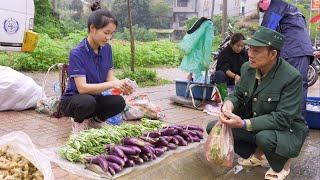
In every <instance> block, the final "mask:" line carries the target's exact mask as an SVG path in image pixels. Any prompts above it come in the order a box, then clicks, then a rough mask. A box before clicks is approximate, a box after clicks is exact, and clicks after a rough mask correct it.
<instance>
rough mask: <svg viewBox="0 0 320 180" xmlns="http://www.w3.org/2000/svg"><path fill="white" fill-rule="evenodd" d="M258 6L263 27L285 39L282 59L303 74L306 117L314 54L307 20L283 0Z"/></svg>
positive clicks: (304, 112)
mask: <svg viewBox="0 0 320 180" xmlns="http://www.w3.org/2000/svg"><path fill="white" fill-rule="evenodd" d="M258 4H259V10H260V12H263V13H264V15H263V20H262V23H261V26H264V27H267V28H270V29H273V30H276V31H278V32H279V33H281V34H282V35H284V37H285V41H284V44H283V47H282V49H281V54H280V57H282V58H283V59H285V60H286V61H287V62H288V63H290V64H291V65H292V66H294V67H295V68H296V69H297V70H298V71H299V72H300V73H301V74H302V77H303V96H302V102H301V109H302V114H303V116H304V117H305V114H306V97H307V92H308V80H307V74H308V66H309V64H310V63H311V62H310V61H311V58H312V54H313V49H312V43H311V40H310V36H309V34H308V30H307V26H306V21H305V18H304V16H303V15H302V14H301V12H300V11H299V10H298V9H297V8H296V7H295V6H294V5H291V4H289V3H287V2H284V1H282V0H261V1H259V3H258Z"/></svg>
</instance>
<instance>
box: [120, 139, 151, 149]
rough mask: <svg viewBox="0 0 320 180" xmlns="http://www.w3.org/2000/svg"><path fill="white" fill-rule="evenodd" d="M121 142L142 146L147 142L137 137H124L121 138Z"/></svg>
mask: <svg viewBox="0 0 320 180" xmlns="http://www.w3.org/2000/svg"><path fill="white" fill-rule="evenodd" d="M123 144H124V145H133V146H138V147H142V146H145V145H146V144H148V143H147V142H145V141H143V140H142V139H139V138H134V137H125V138H124V139H123Z"/></svg>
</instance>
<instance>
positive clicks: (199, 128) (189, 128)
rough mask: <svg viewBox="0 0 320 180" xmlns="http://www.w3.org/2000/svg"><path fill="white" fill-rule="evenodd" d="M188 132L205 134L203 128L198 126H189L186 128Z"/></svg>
mask: <svg viewBox="0 0 320 180" xmlns="http://www.w3.org/2000/svg"><path fill="white" fill-rule="evenodd" d="M186 130H197V131H201V132H203V128H202V127H200V126H197V125H193V124H189V125H187V126H186Z"/></svg>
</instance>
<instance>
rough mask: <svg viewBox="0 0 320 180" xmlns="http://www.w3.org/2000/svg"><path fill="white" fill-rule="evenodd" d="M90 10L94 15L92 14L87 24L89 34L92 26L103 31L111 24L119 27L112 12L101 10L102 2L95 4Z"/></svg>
mask: <svg viewBox="0 0 320 180" xmlns="http://www.w3.org/2000/svg"><path fill="white" fill-rule="evenodd" d="M90 8H91V10H92V13H91V14H90V16H89V18H88V22H87V27H88V31H89V32H90V26H91V25H93V26H94V27H95V28H96V29H101V28H103V27H105V26H106V25H108V24H109V23H110V22H112V23H114V24H115V25H116V26H118V21H117V20H116V19H115V18H114V16H113V15H112V14H111V12H110V11H108V10H104V9H101V6H100V1H97V2H94V3H93V4H92V5H91V7H90Z"/></svg>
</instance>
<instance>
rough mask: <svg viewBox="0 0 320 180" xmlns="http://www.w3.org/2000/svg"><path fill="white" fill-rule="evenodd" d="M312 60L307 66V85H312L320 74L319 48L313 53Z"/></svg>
mask: <svg viewBox="0 0 320 180" xmlns="http://www.w3.org/2000/svg"><path fill="white" fill-rule="evenodd" d="M313 55H314V60H313V62H312V64H310V65H309V67H308V76H307V77H308V87H310V86H312V85H314V84H315V83H316V82H317V80H318V76H319V74H320V49H317V50H315V51H314V53H313Z"/></svg>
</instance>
